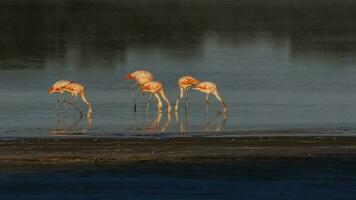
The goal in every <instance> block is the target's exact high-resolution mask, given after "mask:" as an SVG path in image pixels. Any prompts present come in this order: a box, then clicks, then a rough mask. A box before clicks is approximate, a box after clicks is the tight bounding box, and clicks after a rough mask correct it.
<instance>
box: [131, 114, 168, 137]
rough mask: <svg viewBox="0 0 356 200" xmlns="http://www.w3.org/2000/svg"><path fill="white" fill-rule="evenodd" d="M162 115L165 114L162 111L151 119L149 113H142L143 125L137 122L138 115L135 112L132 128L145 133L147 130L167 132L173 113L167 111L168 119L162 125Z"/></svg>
mask: <svg viewBox="0 0 356 200" xmlns="http://www.w3.org/2000/svg"><path fill="white" fill-rule="evenodd" d="M162 116H163V114H162V113H161V112H157V114H156V117H155V118H154V119H153V120H150V119H149V115H148V114H147V113H142V116H141V117H142V122H141V125H138V124H137V123H136V120H137V118H136V115H135V113H133V119H132V128H131V130H134V131H139V132H145V133H146V132H150V133H154V132H160V133H164V132H167V129H168V127H169V125H170V122H171V120H172V114H171V113H167V120H166V121H165V123H164V124H163V125H161V121H162Z"/></svg>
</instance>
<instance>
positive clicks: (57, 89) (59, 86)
mask: <svg viewBox="0 0 356 200" xmlns="http://www.w3.org/2000/svg"><path fill="white" fill-rule="evenodd" d="M71 83H72V81H70V80H66V79H62V80H59V81H57V82H55V83H54V84H53V85H52V87H51V88H50V89H49V90H48V93H50V92H52V93H59V95H58V99H57V103H56V106H55V108H54V110H57V108H58V105H59V103H60V100H61V99H62V97H63V94H64V92H65V91H64V90H63V88H64V87H65V86H67V85H69V84H71ZM63 103H64V104H66V101H65V100H64V99H63Z"/></svg>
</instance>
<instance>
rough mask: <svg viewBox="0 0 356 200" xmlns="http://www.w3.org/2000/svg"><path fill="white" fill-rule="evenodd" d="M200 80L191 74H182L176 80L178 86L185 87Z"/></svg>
mask: <svg viewBox="0 0 356 200" xmlns="http://www.w3.org/2000/svg"><path fill="white" fill-rule="evenodd" d="M199 82H200V81H199V80H198V79H196V78H194V77H193V76H183V77H181V78H180V79H179V80H178V85H179V88H183V89H187V88H189V87H192V86H193V85H195V84H198V83H199Z"/></svg>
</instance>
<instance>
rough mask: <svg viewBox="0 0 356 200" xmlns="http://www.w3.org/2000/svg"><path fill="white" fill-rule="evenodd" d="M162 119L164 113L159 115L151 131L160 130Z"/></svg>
mask: <svg viewBox="0 0 356 200" xmlns="http://www.w3.org/2000/svg"><path fill="white" fill-rule="evenodd" d="M161 118H162V113H161V112H159V113H157V116H156V118H155V119H154V120H153V122H152V126H151V129H153V130H156V129H157V128H159V124H160V122H161Z"/></svg>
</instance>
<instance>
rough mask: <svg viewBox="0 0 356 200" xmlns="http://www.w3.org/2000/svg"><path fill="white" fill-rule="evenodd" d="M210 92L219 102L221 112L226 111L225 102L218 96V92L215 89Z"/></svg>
mask: <svg viewBox="0 0 356 200" xmlns="http://www.w3.org/2000/svg"><path fill="white" fill-rule="evenodd" d="M212 93H213V95H214V96H215V97H216V99H217V100H218V101H219V102H220V103H221V105H222V107H223V112H222V113H226V112H227V106H226V103H225V102H224V100H223V99H222V98H221V97H220V96H219V93H218V92H217V91H215V92H212Z"/></svg>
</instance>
